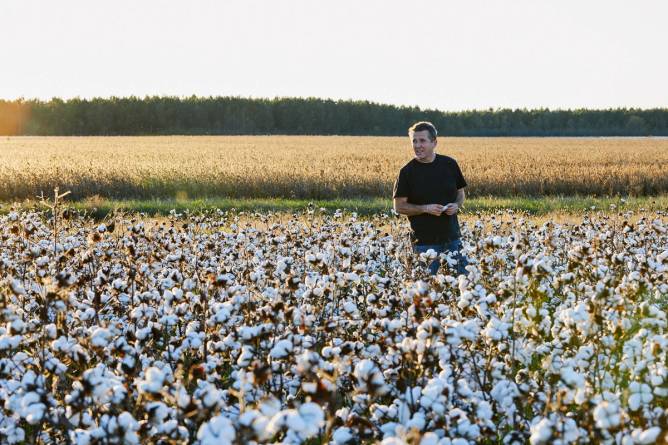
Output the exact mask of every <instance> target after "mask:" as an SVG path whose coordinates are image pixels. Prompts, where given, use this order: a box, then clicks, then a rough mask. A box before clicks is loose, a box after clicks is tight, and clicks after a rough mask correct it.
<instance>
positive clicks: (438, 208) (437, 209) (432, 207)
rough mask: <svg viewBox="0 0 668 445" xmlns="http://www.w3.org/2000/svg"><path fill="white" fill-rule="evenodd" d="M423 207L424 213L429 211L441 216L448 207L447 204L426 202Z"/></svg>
mask: <svg viewBox="0 0 668 445" xmlns="http://www.w3.org/2000/svg"><path fill="white" fill-rule="evenodd" d="M421 207H422V212H423V213H428V214H430V215H434V216H441V213H443V212H444V211H445V209H446V208H447V206H442V205H440V204H426V205H423V206H421Z"/></svg>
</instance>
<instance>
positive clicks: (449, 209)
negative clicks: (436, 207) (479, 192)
mask: <svg viewBox="0 0 668 445" xmlns="http://www.w3.org/2000/svg"><path fill="white" fill-rule="evenodd" d="M465 198H466V195H465V194H464V189H463V188H461V189H457V199H455V202H453V203H451V204H448V205H446V206H445V214H446V215H454V214H455V213H457V212H459V209H460V208H461V207H462V204H464V199H465Z"/></svg>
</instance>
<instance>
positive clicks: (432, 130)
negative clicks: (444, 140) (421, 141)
mask: <svg viewBox="0 0 668 445" xmlns="http://www.w3.org/2000/svg"><path fill="white" fill-rule="evenodd" d="M425 130H427V131H428V132H429V137H430V138H431V140H432V141H435V140H436V136H437V135H438V131H436V127H434V124H432V123H431V122H427V121H422V122H416V123H414V124H413V125H412V126H411V128H409V129H408V134H411V133H415V132H416V131H425Z"/></svg>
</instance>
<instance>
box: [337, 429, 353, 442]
mask: <svg viewBox="0 0 668 445" xmlns="http://www.w3.org/2000/svg"><path fill="white" fill-rule="evenodd" d="M354 439H355V436H353V434H352V432H351V430H350V428H348V427H339V428H337V429H336V430H334V434H332V440H334V443H335V444H336V445H348V444H351V443H353V441H354Z"/></svg>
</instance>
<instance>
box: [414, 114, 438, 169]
mask: <svg viewBox="0 0 668 445" xmlns="http://www.w3.org/2000/svg"><path fill="white" fill-rule="evenodd" d="M437 134H438V132H437V131H436V127H434V125H433V124H432V123H431V122H418V123H416V124H413V126H412V127H411V128H409V129H408V137H410V138H411V140H412V142H413V151H414V152H415V159H416V160H417V161H418V162H425V163H429V162H432V161H433V160H434V158H435V157H436V155H435V154H434V149H435V148H436V135H437Z"/></svg>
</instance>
